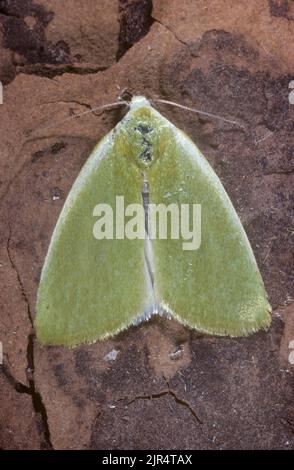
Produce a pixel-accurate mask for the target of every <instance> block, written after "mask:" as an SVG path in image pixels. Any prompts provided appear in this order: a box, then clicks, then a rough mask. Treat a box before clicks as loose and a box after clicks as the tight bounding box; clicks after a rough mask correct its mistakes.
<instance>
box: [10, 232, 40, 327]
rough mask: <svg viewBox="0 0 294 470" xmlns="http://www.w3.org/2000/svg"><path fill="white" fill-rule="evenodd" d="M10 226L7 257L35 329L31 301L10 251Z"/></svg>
mask: <svg viewBox="0 0 294 470" xmlns="http://www.w3.org/2000/svg"><path fill="white" fill-rule="evenodd" d="M8 226H9V235H8V239H7V244H6V249H7V255H8V258H9V261H10V264H11V266H12V268H13V270H14V272H15V274H16V277H17V280H18V284H19V287H20V291H21V296H22V298H23V300H24V301H25V304H26V306H27V314H28V317H29V321H30V324H31V327H32V328H34V322H33V317H32V312H31V308H30V304H29V299H28V297H27V294H26V292H25V289H24V285H23V283H22V280H21V277H20V275H19V272H18V269H17V266H16V264H15V262H14V261H13V257H12V255H11V249H10V245H11V226H10V224H8Z"/></svg>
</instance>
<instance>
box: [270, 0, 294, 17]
mask: <svg viewBox="0 0 294 470" xmlns="http://www.w3.org/2000/svg"><path fill="white" fill-rule="evenodd" d="M268 5H269V9H270V14H271V16H276V17H282V18H286V19H287V20H294V16H293V15H291V14H290V2H289V1H288V0H268Z"/></svg>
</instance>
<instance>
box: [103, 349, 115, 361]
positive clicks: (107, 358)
mask: <svg viewBox="0 0 294 470" xmlns="http://www.w3.org/2000/svg"><path fill="white" fill-rule="evenodd" d="M118 353H119V350H118V349H112V351H110V352H109V353H108V354H106V355H105V356H104V358H103V359H104V361H115V360H116V358H117V355H118Z"/></svg>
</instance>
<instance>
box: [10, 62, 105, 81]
mask: <svg viewBox="0 0 294 470" xmlns="http://www.w3.org/2000/svg"><path fill="white" fill-rule="evenodd" d="M108 68H109V67H102V66H96V65H92V64H60V65H59V64H58V65H52V64H32V65H23V66H16V75H18V74H20V73H23V74H26V75H38V76H40V77H46V78H50V79H54V78H55V77H56V76H58V75H63V74H65V73H68V74H73V75H89V74H95V73H98V72H103V71H105V70H107V69H108Z"/></svg>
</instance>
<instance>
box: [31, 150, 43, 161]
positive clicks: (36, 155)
mask: <svg viewBox="0 0 294 470" xmlns="http://www.w3.org/2000/svg"><path fill="white" fill-rule="evenodd" d="M45 153H46V152H45V150H38V151H37V152H35V153H33V155H32V159H31V162H32V163H35V162H37V161H38V160H40V158H42V157H43V156H44V155H45Z"/></svg>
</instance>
